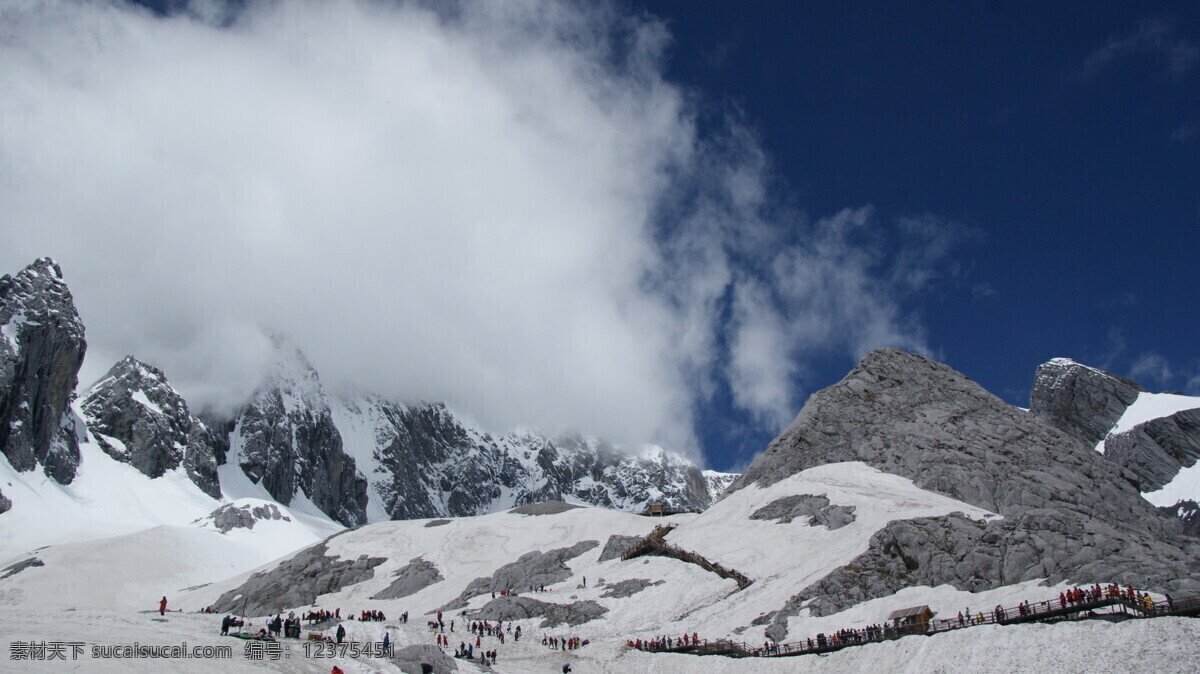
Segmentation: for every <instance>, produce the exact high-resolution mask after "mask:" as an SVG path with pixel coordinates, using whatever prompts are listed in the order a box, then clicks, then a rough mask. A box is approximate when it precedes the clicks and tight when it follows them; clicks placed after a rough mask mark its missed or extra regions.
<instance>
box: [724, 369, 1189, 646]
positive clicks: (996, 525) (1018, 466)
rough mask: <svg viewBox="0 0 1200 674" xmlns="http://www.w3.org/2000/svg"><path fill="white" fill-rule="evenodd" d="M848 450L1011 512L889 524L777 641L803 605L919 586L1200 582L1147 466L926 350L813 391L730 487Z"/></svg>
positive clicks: (776, 631)
mask: <svg viewBox="0 0 1200 674" xmlns="http://www.w3.org/2000/svg"><path fill="white" fill-rule="evenodd" d="M1105 381H1107V380H1105ZM1122 409H1123V408H1122ZM1118 416H1119V413H1118ZM1105 423H1107V422H1105ZM840 461H860V462H863V463H866V464H868V465H870V466H872V467H874V468H877V469H879V470H881V471H884V472H888V473H892V474H896V475H900V476H903V477H906V478H908V479H911V480H912V481H913V482H914V483H915V484H916V485H917V486H919V487H921V488H923V489H927V490H930V491H934V492H938V493H941V494H945V495H947V496H950V497H952V498H955V499H958V500H960V501H964V502H966V503H969V504H972V505H975V506H977V507H981V508H984V509H987V510H990V511H992V512H996V513H998V514H1000V515H1003V519H1000V520H994V521H989V522H987V523H980V522H975V521H972V520H969V519H967V518H965V517H962V516H960V515H950V516H946V517H938V518H920V519H916V520H910V521H906V522H892V523H890V524H889V525H888V526H887V527H885V528H884V529H883V530H881V531H879V532H877V533H876V534H875V536H873V537H872V539H871V543H870V546H869V549H868V551H867V552H865V553H864V554H863V555H861V556H860V557H859V558H857V559H856V560H854V561H853V562H852V563H850V564H848V565H846V566H844V567H842V568H840V569H837V570H835V571H834V572H832V573H830V574H829V575H828V576H826V577H825V578H823V579H821V580H819V581H818V582H817V583H815V584H814V585H812V586H810V587H809V588H806V589H805V590H804V591H802V592H800V593H798V594H797V595H795V596H793V597H792V598H791V599H789V600H788V601H787V602H785V604H784V606H783V607H781V608H780V609H779V610H778V611H776V612H772V613H768V614H766V615H764V616H762V617H761V618H760V619H759V620H758V621H756V622H757V623H758V624H764V623H765V622H769V623H771V626H770V628H769V634H770V635H771V637H772V638H775V639H783V638H784V637H785V636H786V629H787V628H786V624H787V618H788V617H789V616H791V615H796V614H797V613H798V612H799V611H800V610H802V609H803V608H809V609H810V610H812V611H813V612H814V613H815V614H817V615H825V614H828V613H832V612H835V611H838V610H841V609H843V608H847V607H849V606H851V605H853V604H856V603H859V602H861V601H865V600H868V599H873V598H878V597H883V596H888V595H890V594H892V593H894V592H895V591H897V590H899V589H902V588H903V587H908V586H911V585H934V586H936V585H941V584H950V585H953V586H954V587H956V588H958V589H961V590H968V591H977V590H982V589H989V588H994V587H999V586H1001V585H1007V584H1011V583H1016V582H1021V581H1026V580H1034V579H1040V578H1048V579H1049V582H1051V583H1055V582H1059V581H1064V580H1067V581H1071V582H1078V583H1088V584H1090V583H1094V582H1100V583H1110V582H1121V583H1123V584H1127V585H1132V586H1136V587H1145V588H1149V589H1154V590H1158V591H1167V592H1171V593H1172V594H1177V595H1183V594H1192V593H1195V592H1197V591H1200V561H1198V560H1200V557H1198V556H1197V555H1198V554H1200V542H1198V541H1197V540H1196V539H1194V538H1189V537H1186V536H1183V535H1182V531H1181V529H1182V527H1181V525H1180V524H1179V522H1177V521H1172V520H1170V519H1168V518H1166V517H1163V516H1161V515H1160V513H1159V512H1158V511H1157V510H1156V509H1155V508H1154V507H1153V506H1151V505H1150V504H1149V503H1148V502H1147V501H1145V499H1143V498H1142V497H1141V495H1140V493H1139V492H1138V489H1137V487H1136V484H1137V483H1138V479H1137V477H1136V475H1134V474H1133V473H1132V472H1131V471H1129V470H1127V469H1125V468H1123V467H1121V466H1118V465H1116V464H1115V463H1113V462H1112V461H1110V460H1108V459H1107V458H1105V456H1104V455H1101V454H1099V453H1098V452H1096V451H1094V449H1093V448H1092V447H1091V446H1088V445H1085V444H1084V442H1083V441H1081V440H1080V439H1078V438H1077V437H1075V436H1073V435H1071V434H1068V433H1067V432H1065V431H1063V430H1061V429H1059V428H1057V427H1055V426H1053V425H1051V424H1050V423H1048V422H1046V421H1045V420H1044V419H1043V418H1042V417H1040V416H1039V415H1037V414H1032V413H1029V412H1025V411H1024V410H1021V409H1018V408H1015V407H1011V406H1009V405H1007V404H1006V403H1004V402H1003V401H1001V400H999V399H998V398H996V397H995V396H993V395H991V394H990V393H988V392H987V391H985V390H983V389H982V388H981V387H980V386H979V385H978V384H976V383H975V382H973V381H971V380H970V379H968V378H967V377H965V376H963V375H962V374H961V373H958V372H956V371H954V370H953V369H951V368H949V367H947V366H945V365H942V364H940V363H936V362H934V361H931V360H929V359H927V358H924V357H922V356H918V355H915V354H907V353H903V352H900V351H896V350H894V349H880V350H878V351H874V352H872V353H870V354H868V355H867V356H866V357H865V358H864V359H863V361H862V362H861V363H860V364H859V365H858V366H857V367H856V368H854V369H853V370H852V371H851V372H850V373H849V374H848V375H847V376H846V377H845V378H844V379H842V381H840V382H838V383H837V384H835V385H833V386H831V387H829V388H826V389H824V390H821V391H818V392H817V393H814V394H813V395H812V396H811V397H810V398H809V400H808V402H807V403H806V404H805V406H804V408H803V409H802V410H801V411H800V413H799V415H797V417H796V420H795V421H794V422H793V423H792V424H791V425H790V426H789V427H788V428H787V429H786V430H785V431H784V432H783V433H782V434H781V435H780V437H779V438H777V439H776V440H775V441H774V442H772V443H771V445H770V446H769V447H768V449H767V451H765V452H764V453H763V454H761V455H759V456H758V457H757V458H756V459H755V460H754V462H753V463H752V464H751V465H750V467H749V468H748V469H747V471H746V473H745V474H744V475H743V476H742V477H741V478H739V480H737V481H736V482H735V483H734V484H733V485H732V486H731V487H730V489H731V491H732V490H737V489H740V488H743V487H745V486H747V485H750V484H760V485H770V484H774V483H776V482H778V481H779V480H782V479H784V478H786V477H788V476H790V475H793V474H795V473H798V472H800V471H802V470H805V469H807V468H812V467H815V466H819V465H823V464H827V463H834V462H840Z"/></svg>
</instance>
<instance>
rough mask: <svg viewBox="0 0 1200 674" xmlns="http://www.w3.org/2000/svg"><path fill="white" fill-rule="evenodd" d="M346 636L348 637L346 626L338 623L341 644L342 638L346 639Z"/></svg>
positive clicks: (338, 635) (338, 639)
mask: <svg viewBox="0 0 1200 674" xmlns="http://www.w3.org/2000/svg"><path fill="white" fill-rule="evenodd" d="M345 638H346V628H345V627H344V626H342V625H338V628H337V642H338V643H339V644H340V643H342V640H343V639H345Z"/></svg>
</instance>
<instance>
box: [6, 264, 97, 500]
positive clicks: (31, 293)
mask: <svg viewBox="0 0 1200 674" xmlns="http://www.w3.org/2000/svg"><path fill="white" fill-rule="evenodd" d="M86 349H87V343H86V342H85V340H84V329H83V322H82V321H81V320H80V319H79V313H78V312H77V311H76V309H75V301H74V298H72V296H71V291H70V290H69V289H68V288H67V284H66V283H65V282H64V281H63V275H62V269H61V268H59V266H58V264H57V263H56V262H54V261H53V260H51V259H50V258H40V259H38V260H36V261H35V262H34V263H33V264H31V265H29V266H28V267H26V268H24V269H23V270H21V271H20V272H18V273H17V274H16V275H13V276H9V275H5V276H3V277H0V451H3V452H4V454H5V456H7V457H8V460H9V462H10V463H11V464H12V466H13V467H14V468H16V469H17V470H20V471H28V470H33V469H34V468H35V467H36V466H38V465H41V466H42V467H43V469H44V470H45V472H46V474H47V475H49V476H50V477H52V478H54V479H55V480H57V481H58V482H60V483H62V484H67V483H69V482H71V480H73V479H74V477H75V469H76V467H77V466H78V465H79V440H78V434H77V428H76V426H77V424H76V418H75V416H74V414H73V413H72V412H71V411H70V403H71V400H72V398H73V396H74V391H75V386H76V383H77V377H78V374H79V367H80V366H81V365H82V364H83V356H84V352H85V351H86Z"/></svg>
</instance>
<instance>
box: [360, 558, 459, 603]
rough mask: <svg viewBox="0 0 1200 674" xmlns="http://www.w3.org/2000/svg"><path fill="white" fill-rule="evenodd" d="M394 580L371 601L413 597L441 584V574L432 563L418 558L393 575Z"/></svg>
mask: <svg viewBox="0 0 1200 674" xmlns="http://www.w3.org/2000/svg"><path fill="white" fill-rule="evenodd" d="M394 575H395V576H396V580H394V581H392V584H391V585H388V586H387V587H386V588H384V589H383V590H381V591H379V592H377V593H376V594H374V595H373V596H372V597H371V599H400V598H401V597H407V596H409V595H414V594H416V593H418V592H420V591H421V590H424V589H425V588H427V587H429V586H430V585H433V584H434V583H438V582H441V581H442V580H444V578H442V573H441V572H440V571H438V568H437V566H436V565H435V564H434V563H433V562H429V561H426V560H424V559H421V558H420V557H416V558H414V559H412V560H410V561H409V563H408V564H407V565H406V566H405V567H404V568H402V569H400V570H398V571H396V573H395V574H394Z"/></svg>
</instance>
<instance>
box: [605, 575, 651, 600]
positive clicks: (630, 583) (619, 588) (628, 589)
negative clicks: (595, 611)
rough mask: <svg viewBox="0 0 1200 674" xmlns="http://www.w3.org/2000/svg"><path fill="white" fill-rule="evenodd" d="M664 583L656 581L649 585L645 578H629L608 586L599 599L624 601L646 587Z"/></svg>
mask: <svg viewBox="0 0 1200 674" xmlns="http://www.w3.org/2000/svg"><path fill="white" fill-rule="evenodd" d="M664 582H665V581H662V580H657V581H655V582H653V583H651V582H650V581H649V580H646V579H645V578H630V579H628V580H622V581H620V582H617V583H613V584H612V585H610V586H608V587H607V588H605V589H604V594H602V595H600V598H601V599H624V598H626V597H632V596H633V595H635V594H637V593H639V592H641V591H642V590H644V589H646V588H648V587H654V586H655V585H662V584H663V583H664Z"/></svg>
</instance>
